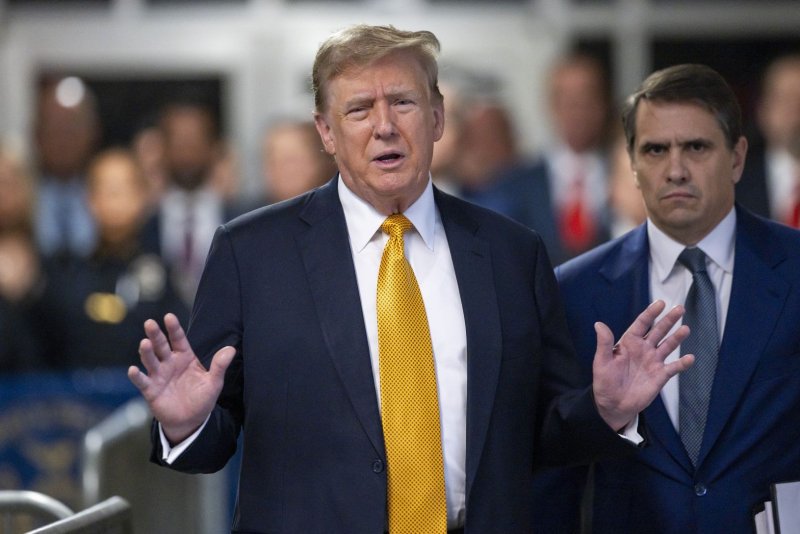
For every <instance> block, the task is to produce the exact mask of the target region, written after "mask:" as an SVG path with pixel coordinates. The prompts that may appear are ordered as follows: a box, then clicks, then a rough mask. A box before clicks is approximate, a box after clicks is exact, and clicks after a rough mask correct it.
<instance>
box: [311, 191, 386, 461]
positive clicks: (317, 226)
mask: <svg viewBox="0 0 800 534" xmlns="http://www.w3.org/2000/svg"><path fill="white" fill-rule="evenodd" d="M337 183H338V182H337V180H336V179H334V180H332V181H331V182H329V183H328V184H327V185H325V186H323V187H322V188H320V189H318V190H317V191H315V192H314V193H313V194H312V195H311V196H310V197H309V200H308V203H307V205H306V206H305V208H304V209H303V211H302V212H301V214H300V218H301V219H302V220H303V221H304V222H305V223H306V225H307V228H306V230H305V231H302V232H300V233H299V234H298V235H297V243H298V247H299V250H300V253H301V255H302V257H303V262H304V264H305V269H306V274H307V276H308V281H309V287H310V289H311V293H312V294H313V296H314V301H315V304H316V313H317V315H318V316H319V323H320V326H321V328H322V333H323V336H324V339H325V342H326V344H327V347H328V351H329V353H330V355H331V359H332V360H333V363H334V366H335V367H336V370H337V371H338V373H339V378H340V379H341V381H342V384H343V385H344V387H345V389H346V390H347V394H348V395H349V397H350V401H351V402H352V404H353V408H354V410H355V412H356V414H357V415H358V418H359V420H360V421H361V425H362V427H363V428H364V431H365V432H366V434H367V435H368V436H369V439H370V441H371V442H372V445H373V447H374V448H375V450H376V451H377V453H378V454H379V455H380V456H382V457H383V456H384V455H385V453H384V446H383V431H382V429H381V421H380V412H379V410H378V402H377V393H376V391H375V383H374V380H373V377H372V364H371V362H370V356H369V344H368V342H367V333H366V329H365V327H364V322H363V321H359V320H356V321H354V320H353V318H354V317H356V318H358V317H363V311H362V308H361V300H360V297H359V293H358V282H357V280H356V274H355V268H354V266H353V259H352V255H351V253H350V241H349V237H348V234H347V224H346V223H345V219H344V212H343V210H342V206H341V203H340V202H339V195H338V192H337Z"/></svg>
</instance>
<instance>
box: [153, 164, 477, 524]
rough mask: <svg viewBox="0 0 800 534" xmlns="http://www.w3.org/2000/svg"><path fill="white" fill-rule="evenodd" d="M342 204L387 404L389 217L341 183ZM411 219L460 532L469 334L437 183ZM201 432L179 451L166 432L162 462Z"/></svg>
mask: <svg viewBox="0 0 800 534" xmlns="http://www.w3.org/2000/svg"><path fill="white" fill-rule="evenodd" d="M339 199H340V201H341V203H342V208H343V209H344V216H345V221H346V223H347V232H348V235H349V238H350V249H351V253H352V255H353V264H354V265H355V270H356V279H357V282H358V291H359V296H360V297H361V307H362V312H363V316H364V326H365V327H366V331H367V340H368V342H369V353H370V360H371V362H372V375H373V379H374V382H375V391H376V393H377V398H376V400H377V402H378V403H379V404H380V370H379V365H378V362H379V357H378V318H377V317H378V316H377V308H376V299H377V287H378V269H379V267H380V263H381V257H382V256H383V249H384V247H385V245H386V242H387V241H388V239H389V238H388V236H387V235H386V234H384V233H383V232H382V231H381V230H380V226H381V224H382V223H383V221H384V220H385V219H386V216H385V215H383V214H381V213H379V212H378V211H377V210H375V208H373V207H372V206H371V205H370V204H368V203H367V202H365V201H364V200H363V199H361V198H360V197H358V196H357V195H355V194H354V193H353V192H352V191H350V189H348V188H347V186H345V185H344V182H343V181H342V180H341V179H340V180H339ZM404 215H405V216H406V217H407V218H408V219H409V220H410V221H411V223H412V224H413V225H414V229H413V230H410V231H408V232H406V234H405V236H404V242H405V252H406V258H408V261H409V263H410V264H411V267H412V269H413V270H414V274H415V276H416V278H417V282H418V284H419V288H420V292H421V293H422V299H423V301H424V303H425V312H426V314H427V316H428V324H429V327H430V332H431V342H432V345H433V355H434V360H435V362H434V363H435V368H436V382H437V387H438V393H439V406H440V410H439V412H440V419H441V425H442V446H443V451H444V478H445V488H446V492H447V524H448V527H449V528H456V527H459V526H462V525H463V524H464V517H465V513H466V509H465V505H466V472H465V469H466V456H467V333H466V327H465V324H464V312H463V309H462V307H461V295H460V293H459V290H458V284H457V282H456V275H455V269H454V267H453V260H452V258H451V256H450V247H449V246H448V244H447V236H446V235H445V232H444V227H443V226H442V220H441V217H440V215H439V211H438V210H437V209H436V204H435V203H434V200H433V188H432V186H431V182H430V180H429V181H428V185H427V187H426V188H425V191H424V192H423V193H422V196H420V198H419V199H417V201H416V202H414V204H413V205H411V206H410V207H409V208H408V209H407V210H406V211H405V213H404ZM203 426H205V423H204V424H203ZM201 430H202V427H201V428H200V429H198V430H197V432H195V433H194V434H193V435H192V436H190V437H189V438H187V439H186V440H184V441H183V442H181V443H180V444H178V445H176V446H175V447H170V445H169V443H168V442H167V440H166V438H165V436H164V433H163V432H161V445H162V449H163V459H164V460H165V461H166V462H167V463H172V462H173V461H175V459H177V458H178V456H179V455H180V454H181V452H183V451H184V450H186V448H187V447H188V446H189V445H190V444H191V443H192V441H194V440H195V439H196V438H197V435H198V434H199V433H200V431H201Z"/></svg>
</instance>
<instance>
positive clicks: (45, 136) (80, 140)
mask: <svg viewBox="0 0 800 534" xmlns="http://www.w3.org/2000/svg"><path fill="white" fill-rule="evenodd" d="M35 130H36V131H35V135H36V144H37V151H38V154H37V155H38V158H39V166H40V168H41V171H42V172H43V173H44V174H47V175H49V176H52V177H55V178H60V179H71V178H74V177H75V176H76V175H81V174H82V173H83V172H84V170H85V166H86V163H87V161H88V160H89V158H90V157H91V155H92V152H93V151H94V148H95V143H96V141H97V138H98V135H99V123H98V119H97V116H96V114H95V111H94V108H93V107H92V105H91V103H90V102H89V100H88V98H84V99H83V100H81V101H80V102H78V103H77V104H75V105H74V106H70V107H67V106H64V105H62V104H61V103H60V102H59V101H58V100H57V99H56V96H55V90H54V89H53V88H50V87H47V88H45V89H44V90H43V91H42V93H41V94H40V97H39V108H38V116H37V123H36V128H35Z"/></svg>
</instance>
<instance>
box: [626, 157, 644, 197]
mask: <svg viewBox="0 0 800 534" xmlns="http://www.w3.org/2000/svg"><path fill="white" fill-rule="evenodd" d="M633 158H634V156H633V153H631V152H628V161H629V162H630V166H631V174H633V183H634V184H636V189H638V190H640V191H641V190H642V186H641V184H640V183H639V173H638V172H636V162H635V161H634V160H633Z"/></svg>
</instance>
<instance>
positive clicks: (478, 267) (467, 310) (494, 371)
mask: <svg viewBox="0 0 800 534" xmlns="http://www.w3.org/2000/svg"><path fill="white" fill-rule="evenodd" d="M435 199H436V204H437V206H438V208H439V213H440V214H441V217H442V223H443V225H444V229H445V233H446V234H447V242H448V245H449V247H450V254H451V256H452V258H453V267H454V269H455V273H456V280H457V282H458V288H459V293H460V296H461V306H462V308H463V309H464V323H465V327H466V332H467V377H468V378H467V460H466V478H467V480H466V484H467V494H469V491H470V487H471V486H472V481H473V480H474V478H475V474H476V472H477V468H478V463H479V461H480V457H481V452H482V451H483V446H484V443H485V441H486V433H487V432H488V428H489V420H490V418H491V414H492V410H493V408H494V398H495V393H496V389H497V381H498V377H499V373H500V359H501V355H502V339H501V334H500V331H501V327H500V312H499V309H498V304H497V295H496V293H495V287H494V283H493V280H494V275H493V272H492V258H491V253H490V247H489V243H488V242H486V241H484V240H483V239H481V238H480V237H478V236H477V231H478V224H477V222H476V221H475V220H474V219H472V218H471V217H469V215H467V214H466V213H464V211H463V210H461V209H460V208H459V205H458V204H457V203H456V202H454V201H453V199H452V198H450V197H447V196H446V195H444V194H442V193H440V192H439V191H438V190H436V191H435Z"/></svg>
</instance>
